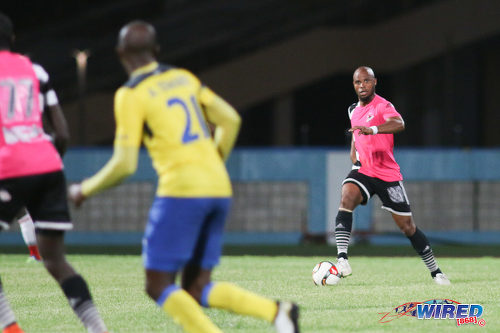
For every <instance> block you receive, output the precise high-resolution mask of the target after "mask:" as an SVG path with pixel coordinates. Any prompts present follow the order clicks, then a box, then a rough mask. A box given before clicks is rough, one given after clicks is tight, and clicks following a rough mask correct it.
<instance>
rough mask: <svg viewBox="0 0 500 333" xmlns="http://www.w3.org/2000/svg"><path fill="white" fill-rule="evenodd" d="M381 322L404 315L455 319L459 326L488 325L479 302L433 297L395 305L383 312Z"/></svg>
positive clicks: (418, 317) (421, 317)
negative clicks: (462, 301)
mask: <svg viewBox="0 0 500 333" xmlns="http://www.w3.org/2000/svg"><path fill="white" fill-rule="evenodd" d="M381 314H383V316H382V318H380V319H379V322H380V323H388V322H390V321H393V320H394V319H398V318H401V317H402V316H407V317H416V318H417V319H453V320H455V321H456V323H457V326H461V325H464V324H475V325H479V326H484V325H486V322H485V320H484V319H482V318H481V316H482V315H483V306H482V305H479V304H461V303H459V302H457V301H454V300H451V299H431V300H428V301H424V302H408V303H405V304H401V305H399V306H397V307H395V308H394V309H393V310H392V311H390V312H386V313H381Z"/></svg>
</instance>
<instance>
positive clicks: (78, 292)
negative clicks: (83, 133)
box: [61, 275, 107, 333]
mask: <svg viewBox="0 0 500 333" xmlns="http://www.w3.org/2000/svg"><path fill="white" fill-rule="evenodd" d="M61 288H62V290H63V292H64V294H65V295H66V298H67V299H68V302H69V305H70V306H71V307H72V308H73V311H74V312H75V314H76V315H77V316H78V318H80V320H81V322H82V323H83V325H84V326H85V327H86V328H87V330H88V331H89V332H99V333H102V332H105V331H107V329H106V326H105V325H104V322H103V321H102V319H101V316H100V315H99V313H98V312H97V309H96V307H95V306H94V303H93V302H92V297H91V296H90V291H89V288H88V287H87V283H86V282H85V280H84V279H83V278H82V277H81V276H80V275H74V276H71V277H69V278H67V279H66V280H64V281H63V282H62V283H61Z"/></svg>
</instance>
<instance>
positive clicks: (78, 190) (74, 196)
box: [68, 184, 86, 208]
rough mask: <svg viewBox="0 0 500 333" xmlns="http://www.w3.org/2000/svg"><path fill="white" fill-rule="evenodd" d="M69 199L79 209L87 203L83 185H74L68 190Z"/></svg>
mask: <svg viewBox="0 0 500 333" xmlns="http://www.w3.org/2000/svg"><path fill="white" fill-rule="evenodd" d="M68 198H69V200H71V201H73V203H74V204H75V206H76V207H77V208H78V207H80V206H81V205H82V203H83V202H84V201H85V199H86V197H85V196H84V195H83V193H82V184H72V185H70V186H69V188H68Z"/></svg>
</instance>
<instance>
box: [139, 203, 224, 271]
mask: <svg viewBox="0 0 500 333" xmlns="http://www.w3.org/2000/svg"><path fill="white" fill-rule="evenodd" d="M230 204H231V199H230V198H172V197H156V198H155V200H154V202H153V206H152V207H151V210H150V212H149V221H148V225H147V226H146V232H145V233H144V238H143V241H142V258H143V262H144V267H145V268H146V269H151V270H157V271H164V272H178V271H179V270H181V269H182V268H183V267H184V266H185V265H186V264H188V263H189V264H194V265H198V266H200V267H202V268H204V269H212V268H213V267H215V266H216V265H217V264H218V263H219V258H220V255H221V252H222V234H223V232H224V224H225V221H226V216H227V214H228V212H229V206H230Z"/></svg>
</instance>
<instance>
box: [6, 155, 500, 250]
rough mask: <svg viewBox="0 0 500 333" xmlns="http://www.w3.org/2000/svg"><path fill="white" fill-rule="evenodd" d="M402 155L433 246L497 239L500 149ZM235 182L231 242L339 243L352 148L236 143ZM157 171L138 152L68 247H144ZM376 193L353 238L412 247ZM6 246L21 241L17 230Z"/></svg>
mask: <svg viewBox="0 0 500 333" xmlns="http://www.w3.org/2000/svg"><path fill="white" fill-rule="evenodd" d="M111 153H112V151H111V149H108V148H105V149H104V148H103V149H72V150H70V151H69V152H68V153H67V155H66V156H65V159H64V162H65V171H66V175H67V178H68V182H69V183H71V182H77V181H81V180H82V179H84V178H85V177H88V176H89V175H92V174H93V173H94V172H96V171H97V170H98V169H99V168H100V167H101V166H102V165H104V164H105V163H106V162H107V160H108V159H109V158H110V157H111ZM396 159H397V160H398V162H399V164H400V165H401V169H402V171H403V174H404V176H405V187H406V190H407V192H408V195H409V198H410V200H411V204H412V207H413V211H414V216H415V220H416V223H417V225H419V227H421V228H422V229H424V230H425V231H426V233H427V235H428V236H429V237H430V238H431V239H432V240H433V241H434V242H436V241H437V242H443V243H481V244H500V237H499V236H500V207H499V206H500V205H498V198H499V197H500V149H466V150H462V149H398V150H396ZM227 165H228V170H229V173H230V175H231V178H232V180H233V184H234V200H233V209H232V212H231V215H230V217H229V221H228V224H227V228H226V230H227V232H226V235H225V243H226V244H257V243H267V244H298V243H300V242H301V241H325V240H326V241H328V242H332V241H333V240H334V237H332V236H333V223H332V222H333V221H334V219H335V215H336V213H337V209H338V203H339V201H340V184H341V182H342V180H343V179H344V178H345V176H346V175H347V173H348V171H349V170H350V160H349V153H348V151H347V150H346V149H338V148H315V149H302V148H300V149H238V150H236V151H235V152H234V153H233V154H232V155H231V158H230V160H229V161H228V164H227ZM155 186H156V175H155V172H154V170H153V169H152V167H151V163H150V160H149V157H148V156H147V153H146V152H145V151H141V155H140V161H139V166H138V170H137V172H136V173H135V175H134V176H132V177H131V178H130V179H129V180H128V181H127V182H126V183H125V184H123V185H121V186H119V187H117V188H114V189H112V190H109V191H106V192H104V193H101V194H98V195H97V196H96V197H95V198H92V199H90V200H89V201H88V202H86V203H85V204H84V206H83V208H82V209H80V210H75V209H73V208H72V214H73V218H74V221H75V230H74V231H72V232H70V233H68V235H67V243H68V244H72V245H93V244H94V245H97V244H107V245H113V244H114V245H131V244H139V243H140V241H141V236H142V230H143V229H144V225H145V222H146V220H147V214H148V209H149V205H150V203H151V201H152V199H153V197H154V191H155ZM377 200H378V199H374V200H371V201H370V203H369V204H368V205H367V206H363V207H360V208H359V209H357V210H356V212H355V216H354V219H355V222H354V226H355V235H356V237H355V240H357V241H367V242H370V243H373V244H399V243H404V244H406V243H407V239H406V238H405V237H403V236H402V235H401V234H400V233H399V231H398V230H397V227H396V226H395V225H394V223H393V222H392V219H391V218H390V215H389V214H388V213H387V212H385V211H383V210H381V209H379V206H380V203H379V202H377ZM0 244H22V238H21V236H20V233H19V232H18V226H17V225H14V226H13V228H12V230H11V231H9V232H5V233H2V234H0Z"/></svg>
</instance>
